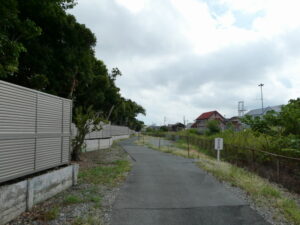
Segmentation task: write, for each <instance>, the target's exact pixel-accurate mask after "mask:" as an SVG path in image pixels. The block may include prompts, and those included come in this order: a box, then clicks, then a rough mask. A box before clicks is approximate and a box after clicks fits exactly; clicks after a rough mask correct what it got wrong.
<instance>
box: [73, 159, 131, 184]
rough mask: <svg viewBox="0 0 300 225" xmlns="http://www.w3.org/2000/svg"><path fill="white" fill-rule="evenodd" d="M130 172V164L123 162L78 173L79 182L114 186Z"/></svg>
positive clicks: (115, 162)
mask: <svg viewBox="0 0 300 225" xmlns="http://www.w3.org/2000/svg"><path fill="white" fill-rule="evenodd" d="M129 170H130V163H129V162H128V161H124V160H117V161H114V162H112V165H111V166H98V167H93V168H90V169H87V170H84V171H81V172H79V180H80V182H88V183H92V184H106V185H111V186H114V185H115V184H117V183H118V182H119V181H120V180H122V179H123V178H124V173H125V172H128V171H129Z"/></svg>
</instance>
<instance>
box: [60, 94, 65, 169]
mask: <svg viewBox="0 0 300 225" xmlns="http://www.w3.org/2000/svg"><path fill="white" fill-rule="evenodd" d="M64 107H65V106H64V100H63V99H62V100H61V111H62V112H61V145H60V162H61V163H62V162H63V150H64Z"/></svg>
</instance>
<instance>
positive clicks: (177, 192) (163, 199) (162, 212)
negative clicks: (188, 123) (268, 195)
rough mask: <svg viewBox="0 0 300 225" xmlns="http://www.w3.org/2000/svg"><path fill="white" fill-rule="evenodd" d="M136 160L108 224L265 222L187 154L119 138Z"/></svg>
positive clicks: (259, 224) (230, 224)
mask: <svg viewBox="0 0 300 225" xmlns="http://www.w3.org/2000/svg"><path fill="white" fill-rule="evenodd" d="M121 144H122V146H123V147H124V149H125V150H126V151H127V152H128V153H129V154H130V155H131V156H132V157H133V158H134V159H135V160H136V161H135V162H134V163H133V168H132V171H131V173H130V175H129V176H128V178H127V180H126V182H125V184H124V185H123V187H122V188H121V190H120V192H119V194H118V196H117V199H116V201H115V204H114V206H113V216H112V225H268V224H269V223H267V222H265V221H264V220H263V218H262V217H261V216H260V215H258V214H257V213H256V212H255V211H254V210H252V209H251V208H250V207H249V206H248V205H247V203H245V202H244V201H243V200H241V199H238V198H237V197H236V196H234V195H233V194H232V193H231V192H230V191H229V190H228V189H225V187H223V186H222V184H221V183H219V182H218V181H217V180H216V179H214V178H212V177H211V176H209V175H207V174H206V173H205V172H204V171H202V170H201V169H199V168H198V167H197V166H196V165H194V163H193V161H192V160H191V159H185V158H182V157H178V156H174V155H171V154H166V153H162V152H159V151H155V150H151V149H149V148H147V147H141V146H137V145H135V144H133V139H129V140H125V141H123V142H121Z"/></svg>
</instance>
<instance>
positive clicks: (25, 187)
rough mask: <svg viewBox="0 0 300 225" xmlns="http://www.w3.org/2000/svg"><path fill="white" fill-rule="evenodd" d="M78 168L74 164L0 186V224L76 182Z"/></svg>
mask: <svg viewBox="0 0 300 225" xmlns="http://www.w3.org/2000/svg"><path fill="white" fill-rule="evenodd" d="M78 170H79V166H78V165H77V164H74V165H70V166H67V167H64V168H61V169H58V170H55V171H51V172H49V173H46V174H42V175H39V176H36V177H34V178H29V179H26V180H24V181H20V182H18V183H15V184H10V185H4V186H0V225H3V224H6V223H8V222H9V221H11V220H12V219H14V218H16V217H17V216H19V215H20V214H21V213H23V212H25V211H26V210H30V209H31V208H32V206H33V205H35V204H37V203H39V202H42V201H44V200H46V199H48V198H50V197H52V196H54V195H56V194H57V193H59V192H61V191H63V190H65V189H67V188H69V187H70V186H72V185H75V184H77V176H78Z"/></svg>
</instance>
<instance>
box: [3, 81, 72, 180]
mask: <svg viewBox="0 0 300 225" xmlns="http://www.w3.org/2000/svg"><path fill="white" fill-rule="evenodd" d="M71 117H72V101H71V100H69V99H63V98H59V97H57V96H53V95H48V94H45V93H42V92H38V91H35V90H31V89H28V88H24V87H21V86H17V85H14V84H10V83H7V82H4V81H0V182H3V181H7V180H10V179H13V178H17V177H20V176H24V175H27V174H31V173H34V172H37V171H41V170H44V169H48V168H51V167H55V166H58V165H62V164H66V163H68V162H69V161H70V158H69V157H70V137H71V121H72V118H71Z"/></svg>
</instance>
